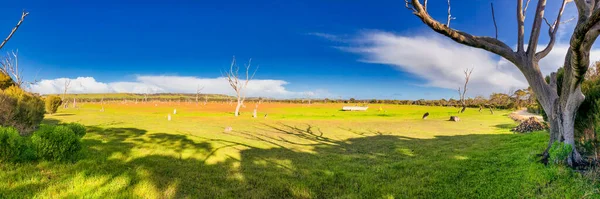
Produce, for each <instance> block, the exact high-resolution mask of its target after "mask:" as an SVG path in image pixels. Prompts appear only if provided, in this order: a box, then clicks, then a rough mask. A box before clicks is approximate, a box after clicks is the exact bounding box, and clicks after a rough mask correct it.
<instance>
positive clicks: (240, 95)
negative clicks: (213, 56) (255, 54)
mask: <svg viewBox="0 0 600 199" xmlns="http://www.w3.org/2000/svg"><path fill="white" fill-rule="evenodd" d="M251 64H252V59H250V60H249V61H248V64H246V65H245V68H246V80H242V81H240V75H239V71H240V67H239V66H238V65H237V64H236V63H235V57H233V60H232V61H231V66H230V67H229V71H227V72H225V75H224V76H225V77H226V78H227V81H229V85H230V86H231V88H233V90H234V91H235V94H236V98H237V105H236V106H235V113H234V114H235V116H236V117H237V116H239V115H240V108H241V107H242V106H244V100H246V92H245V89H246V87H247V86H248V83H249V82H250V80H251V79H252V78H254V75H255V74H256V71H257V70H258V68H256V69H255V70H254V73H252V76H250V65H251Z"/></svg>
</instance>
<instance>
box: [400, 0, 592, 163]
mask: <svg viewBox="0 0 600 199" xmlns="http://www.w3.org/2000/svg"><path fill="white" fill-rule="evenodd" d="M571 1H574V2H575V4H576V7H577V11H578V19H577V24H576V26H575V30H574V31H573V35H571V40H570V46H569V49H568V51H567V54H566V56H565V62H564V68H565V77H564V78H563V82H562V85H563V86H562V89H561V90H560V91H558V90H557V87H556V75H555V74H552V75H551V76H552V78H551V82H550V83H546V81H545V79H544V75H543V74H542V72H541V71H540V67H539V61H540V60H541V59H543V58H544V57H546V56H547V55H548V54H549V53H550V51H551V50H552V48H553V47H554V43H555V42H556V33H557V31H558V29H559V26H560V24H561V17H562V14H563V11H564V9H565V6H566V4H567V3H569V2H571ZM405 2H406V7H407V8H408V9H410V10H412V11H413V14H415V15H416V16H417V17H419V18H420V19H421V21H422V22H423V23H424V24H426V25H427V26H429V27H430V28H431V29H432V30H434V31H435V32H437V33H440V34H442V35H444V36H446V37H449V38H451V39H452V40H454V41H455V42H458V43H460V44H464V45H467V46H471V47H475V48H480V49H484V50H486V51H489V52H491V53H494V54H497V55H499V56H501V57H503V58H504V59H506V60H508V61H510V62H511V63H513V64H514V65H515V66H516V67H517V68H519V70H520V71H521V72H522V73H523V75H524V76H525V79H527V82H528V83H529V85H530V86H531V88H532V90H533V92H534V93H535V95H536V97H537V99H538V101H539V102H540V104H541V105H542V108H543V109H544V111H545V112H546V113H547V115H548V120H549V121H550V140H549V143H548V147H549V146H550V145H551V144H552V143H553V142H555V141H558V142H564V143H566V144H570V145H571V147H572V152H571V154H570V155H569V157H568V160H567V162H568V163H569V165H571V166H575V165H578V164H582V163H584V160H583V158H582V157H581V155H580V154H579V152H578V151H577V149H576V148H575V135H574V131H575V127H574V123H575V122H574V121H575V117H576V112H577V110H578V109H579V106H580V105H581V103H582V102H583V100H584V99H585V96H584V95H583V93H582V92H581V86H580V85H581V82H582V81H583V78H584V75H585V73H586V70H587V69H588V67H589V65H590V57H589V56H590V50H591V47H592V45H593V44H594V42H595V41H596V39H597V38H598V35H599V34H600V1H599V0H563V1H561V2H562V4H561V6H560V9H559V11H558V14H557V17H556V19H555V20H554V22H553V23H549V22H548V20H546V18H544V11H545V8H546V0H538V2H537V7H536V10H535V15H534V19H533V24H532V26H531V33H530V35H529V40H528V41H529V43H528V44H527V45H525V25H524V24H525V11H526V9H523V0H517V10H516V13H517V39H518V40H517V41H518V43H517V46H516V50H513V49H512V48H511V47H510V46H509V45H506V44H505V43H504V42H502V41H500V40H498V39H497V38H492V37H485V36H473V35H471V34H468V33H465V32H462V31H458V30H455V29H452V28H450V27H449V26H448V25H444V24H442V23H440V22H438V21H437V20H435V19H433V18H432V17H431V16H430V15H429V13H428V12H427V9H426V7H424V6H423V5H422V4H421V2H420V1H419V0H405ZM552 2H553V3H555V2H556V3H558V2H557V1H552ZM526 7H527V6H525V8H526ZM544 21H546V24H548V26H549V30H548V35H549V38H550V41H549V42H548V44H547V46H546V47H544V48H543V50H541V51H537V49H538V48H537V47H538V42H539V36H540V33H541V29H542V27H541V26H542V24H543V22H544ZM525 46H526V47H527V49H525ZM558 92H560V93H561V95H560V96H559V95H558ZM547 152H548V149H546V151H545V152H544V153H543V155H544V157H548V153H547Z"/></svg>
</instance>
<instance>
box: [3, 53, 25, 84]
mask: <svg viewBox="0 0 600 199" xmlns="http://www.w3.org/2000/svg"><path fill="white" fill-rule="evenodd" d="M0 65H2V67H1V68H0V72H2V73H4V74H5V75H7V76H9V77H10V78H11V79H12V80H13V82H14V83H15V85H16V86H18V87H20V88H22V87H21V86H22V85H23V83H24V80H23V76H22V71H21V70H20V69H19V56H18V51H17V52H10V53H7V54H6V56H4V57H3V58H2V59H1V60H0Z"/></svg>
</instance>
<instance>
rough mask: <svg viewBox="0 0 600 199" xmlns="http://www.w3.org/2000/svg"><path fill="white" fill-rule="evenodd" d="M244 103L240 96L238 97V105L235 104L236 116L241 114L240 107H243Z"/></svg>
mask: <svg viewBox="0 0 600 199" xmlns="http://www.w3.org/2000/svg"><path fill="white" fill-rule="evenodd" d="M243 103H244V102H243V101H242V100H241V99H240V98H238V100H237V105H236V106H235V116H236V117H237V116H239V115H240V108H241V107H242V104H243Z"/></svg>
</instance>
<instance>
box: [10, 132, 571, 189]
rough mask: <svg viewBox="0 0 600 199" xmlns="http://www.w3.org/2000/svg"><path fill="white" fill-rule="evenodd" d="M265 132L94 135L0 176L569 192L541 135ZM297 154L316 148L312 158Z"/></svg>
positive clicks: (41, 184) (117, 182) (40, 182)
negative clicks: (547, 162) (553, 170)
mask: <svg viewBox="0 0 600 199" xmlns="http://www.w3.org/2000/svg"><path fill="white" fill-rule="evenodd" d="M260 131H261V132H258V133H257V132H232V133H231V135H236V136H239V137H241V138H243V139H251V140H253V141H259V142H264V143H266V144H269V145H272V146H274V147H272V148H259V147H253V146H251V145H249V144H245V143H238V142H234V141H230V140H222V139H219V138H211V139H203V140H197V139H192V138H190V137H189V136H186V135H178V134H169V133H155V134H152V133H148V132H146V131H145V130H143V129H136V128H99V127H88V135H86V139H84V146H85V150H84V153H85V156H84V158H83V159H81V160H79V161H78V162H77V163H74V164H63V163H40V165H37V166H36V165H29V166H23V167H17V166H15V168H13V169H6V168H2V167H0V168H2V169H1V170H7V171H8V174H0V176H2V177H3V179H6V180H8V181H11V183H12V184H18V185H15V186H8V187H7V184H2V183H0V197H8V198H10V197H34V196H42V195H39V194H48V193H54V194H57V195H56V196H53V195H44V196H47V197H92V198H106V197H109V198H115V197H125V198H129V197H144V198H340V197H341V198H379V197H397V198H415V197H419V198H435V197H449V198H474V197H486V196H489V197H498V198H511V197H515V196H521V197H536V196H539V195H534V194H540V192H537V191H532V190H538V189H540V190H542V191H541V193H542V194H543V193H544V191H547V190H552V189H553V188H555V186H565V184H560V182H556V181H560V180H556V181H555V182H554V184H550V185H548V184H546V182H547V181H546V179H544V176H543V175H542V176H541V177H540V176H538V175H537V173H536V172H537V170H533V171H532V168H531V166H530V165H531V164H535V163H533V162H535V161H534V160H532V159H531V158H532V157H533V156H532V155H531V154H532V151H534V152H538V151H539V150H542V149H543V148H544V146H545V143H544V142H542V141H541V140H544V139H546V136H545V135H542V134H529V135H510V134H502V135H461V136H439V137H436V138H433V139H414V138H410V137H403V136H395V135H385V134H383V133H381V132H378V134H372V132H365V133H360V135H362V136H363V137H359V138H352V139H348V140H334V139H330V138H328V137H326V135H327V133H326V132H320V130H319V128H318V127H313V126H311V125H307V126H302V127H297V126H290V125H286V124H281V123H280V124H276V125H263V126H262V127H261V128H260ZM291 140H294V141H291ZM223 143H225V144H226V145H225V146H232V145H233V146H242V147H244V148H245V149H242V150H241V151H240V157H239V158H236V157H232V156H227V157H226V158H224V160H223V161H219V162H216V163H210V164H209V163H206V161H205V160H206V158H208V157H210V156H212V155H214V151H216V150H218V149H220V148H221V147H223V146H217V144H220V145H223ZM289 146H302V147H310V148H311V152H302V151H297V150H295V149H293V148H291V147H289ZM153 147H155V148H156V150H158V151H156V153H151V154H149V155H144V156H137V153H139V152H138V151H139V150H153V149H154V148H153ZM183 150H194V151H195V153H197V154H200V155H202V156H205V157H206V158H182V157H181V156H180V157H177V156H176V155H175V156H174V155H165V154H162V153H163V152H169V151H172V152H176V153H177V152H181V151H183ZM540 166H541V165H540ZM542 174H543V173H542ZM532 175H533V176H532ZM532 178H533V179H534V180H533V181H532V180H531V179H532ZM540 178H541V179H540ZM548 178H552V177H548ZM28 179H29V180H28ZM31 179H34V180H31ZM548 181H549V180H548ZM563 181H564V180H563ZM567 181H568V180H567ZM500 187H501V188H500ZM575 196H577V195H576V194H575Z"/></svg>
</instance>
